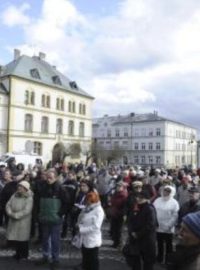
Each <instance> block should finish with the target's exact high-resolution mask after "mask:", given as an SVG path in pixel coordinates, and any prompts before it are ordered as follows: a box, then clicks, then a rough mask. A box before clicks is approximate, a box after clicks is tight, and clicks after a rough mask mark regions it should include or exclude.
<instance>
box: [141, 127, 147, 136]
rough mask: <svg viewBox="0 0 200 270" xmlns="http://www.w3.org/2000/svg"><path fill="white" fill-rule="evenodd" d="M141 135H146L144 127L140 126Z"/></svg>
mask: <svg viewBox="0 0 200 270" xmlns="http://www.w3.org/2000/svg"><path fill="white" fill-rule="evenodd" d="M141 135H142V136H146V128H142V132H141Z"/></svg>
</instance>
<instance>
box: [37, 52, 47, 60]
mask: <svg viewBox="0 0 200 270" xmlns="http://www.w3.org/2000/svg"><path fill="white" fill-rule="evenodd" d="M39 58H40V60H45V58H46V54H45V53H43V52H39Z"/></svg>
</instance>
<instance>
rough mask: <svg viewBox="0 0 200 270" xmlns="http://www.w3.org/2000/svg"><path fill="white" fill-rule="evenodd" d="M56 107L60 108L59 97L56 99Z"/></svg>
mask: <svg viewBox="0 0 200 270" xmlns="http://www.w3.org/2000/svg"><path fill="white" fill-rule="evenodd" d="M56 109H57V110H60V99H59V98H57V99H56Z"/></svg>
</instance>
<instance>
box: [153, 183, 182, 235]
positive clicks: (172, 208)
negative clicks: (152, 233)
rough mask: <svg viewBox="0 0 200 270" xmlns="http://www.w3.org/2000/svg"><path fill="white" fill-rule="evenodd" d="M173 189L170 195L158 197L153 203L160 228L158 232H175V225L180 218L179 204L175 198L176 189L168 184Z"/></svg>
mask: <svg viewBox="0 0 200 270" xmlns="http://www.w3.org/2000/svg"><path fill="white" fill-rule="evenodd" d="M167 187H169V188H170V189H171V190H172V191H171V193H170V195H169V196H168V197H164V196H163V194H162V196H161V197H159V198H157V199H156V200H155V201H154V203H153V205H154V207H155V209H156V213H157V220H158V228H157V232H161V233H174V230H175V225H176V222H177V218H178V211H179V204H178V202H177V201H176V200H175V199H174V198H173V196H174V195H175V189H174V188H173V187H172V186H167Z"/></svg>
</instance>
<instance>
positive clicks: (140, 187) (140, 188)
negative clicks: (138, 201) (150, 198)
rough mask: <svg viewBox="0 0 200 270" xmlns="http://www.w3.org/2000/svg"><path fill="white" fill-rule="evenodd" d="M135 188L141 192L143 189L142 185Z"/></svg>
mask: <svg viewBox="0 0 200 270" xmlns="http://www.w3.org/2000/svg"><path fill="white" fill-rule="evenodd" d="M134 190H135V191H137V192H141V191H142V186H135V187H134Z"/></svg>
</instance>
